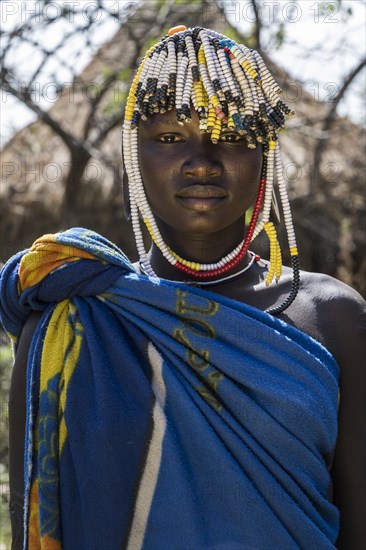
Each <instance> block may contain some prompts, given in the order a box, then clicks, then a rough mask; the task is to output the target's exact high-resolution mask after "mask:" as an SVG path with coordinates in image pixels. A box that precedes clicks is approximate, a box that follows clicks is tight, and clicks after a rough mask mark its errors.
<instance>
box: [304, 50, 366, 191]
mask: <svg viewBox="0 0 366 550" xmlns="http://www.w3.org/2000/svg"><path fill="white" fill-rule="evenodd" d="M365 66H366V58H364V59H362V60H361V61H360V63H358V65H356V67H355V68H354V69H352V71H351V72H350V73H349V75H348V76H347V78H346V79H345V81H344V82H343V84H342V86H341V87H340V89H339V92H338V94H337V95H336V96H335V98H334V100H333V102H332V105H331V107H330V109H329V111H328V113H327V115H326V116H325V118H324V121H323V124H322V128H321V135H322V136H326V135H327V134H328V136H329V130H330V129H331V127H332V125H333V122H334V120H335V117H336V111H337V107H338V105H339V103H340V101H341V100H342V99H343V98H344V96H345V94H346V92H347V90H348V89H349V87H350V85H351V84H352V82H353V81H354V79H355V78H356V76H357V75H358V74H359V73H360V72H361V71H362V69H363V68H364V67H365ZM328 143H329V138H328V139H324V137H322V138H318V139H317V142H316V144H315V150H314V160H313V180H312V181H310V186H309V187H310V191H311V192H313V191H314V189H315V184H316V182H319V178H320V167H321V161H322V157H323V155H324V152H325V150H326V147H327V145H328Z"/></svg>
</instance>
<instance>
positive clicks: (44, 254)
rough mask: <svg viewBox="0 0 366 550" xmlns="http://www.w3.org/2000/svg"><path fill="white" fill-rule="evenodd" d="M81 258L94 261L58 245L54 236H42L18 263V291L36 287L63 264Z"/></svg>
mask: <svg viewBox="0 0 366 550" xmlns="http://www.w3.org/2000/svg"><path fill="white" fill-rule="evenodd" d="M81 258H86V259H94V258H95V256H93V255H92V254H90V253H89V252H85V251H84V250H80V249H79V248H75V247H73V246H69V245H65V244H60V243H58V242H57V241H56V239H55V235H52V234H49V235H43V236H42V237H40V238H39V239H37V240H36V241H35V242H34V243H33V245H32V247H31V249H30V250H29V252H27V253H26V254H25V255H24V256H23V258H22V259H21V261H20V265H19V273H18V274H19V284H20V289H19V291H20V292H22V291H24V290H26V289H27V288H30V287H31V286H34V285H36V284H37V283H39V282H40V281H42V279H44V277H46V275H48V274H49V273H50V272H51V271H53V270H54V269H56V268H57V267H59V266H60V265H62V264H63V263H65V262H75V261H77V260H80V259H81Z"/></svg>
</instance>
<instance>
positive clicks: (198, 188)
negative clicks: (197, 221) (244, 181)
mask: <svg viewBox="0 0 366 550" xmlns="http://www.w3.org/2000/svg"><path fill="white" fill-rule="evenodd" d="M176 197H177V198H178V200H179V202H180V203H181V204H182V206H184V207H185V208H187V209H188V210H196V211H198V212H207V211H209V210H216V209H217V208H220V206H221V205H222V203H223V202H224V201H225V199H226V198H227V197H228V194H227V193H226V191H224V189H222V188H221V187H217V186H216V185H209V184H207V185H202V184H200V185H197V184H192V185H189V186H188V187H184V188H183V189H182V190H181V191H179V192H178V193H177V194H176Z"/></svg>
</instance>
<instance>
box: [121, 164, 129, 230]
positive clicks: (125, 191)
mask: <svg viewBox="0 0 366 550" xmlns="http://www.w3.org/2000/svg"><path fill="white" fill-rule="evenodd" d="M122 195H123V209H124V212H125V216H126V219H127V221H131V203H130V193H129V191H128V176H127V172H126V167H125V164H124V163H123V175H122Z"/></svg>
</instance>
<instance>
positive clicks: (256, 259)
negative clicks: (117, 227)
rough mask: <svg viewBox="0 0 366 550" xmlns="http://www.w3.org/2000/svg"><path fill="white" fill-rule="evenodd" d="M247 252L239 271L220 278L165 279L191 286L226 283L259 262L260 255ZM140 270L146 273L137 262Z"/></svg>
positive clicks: (141, 264)
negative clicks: (246, 261)
mask: <svg viewBox="0 0 366 550" xmlns="http://www.w3.org/2000/svg"><path fill="white" fill-rule="evenodd" d="M249 254H250V255H251V258H250V261H249V263H248V264H247V265H246V266H245V267H244V268H243V269H242V270H240V271H238V272H237V273H233V274H232V275H227V276H226V277H221V279H215V280H214V281H174V280H172V279H165V280H166V281H169V282H172V283H180V282H182V283H184V284H186V285H193V286H209V285H221V284H222V283H226V282H227V281H232V280H234V279H236V278H237V277H240V276H241V275H243V273H245V272H246V271H249V269H250V268H251V267H252V265H253V264H254V263H257V262H259V260H260V256H258V255H257V254H254V252H251V251H249ZM139 266H140V271H141V272H142V273H143V274H144V275H147V272H146V269H145V268H144V265H143V263H142V262H141V261H140V262H139Z"/></svg>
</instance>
